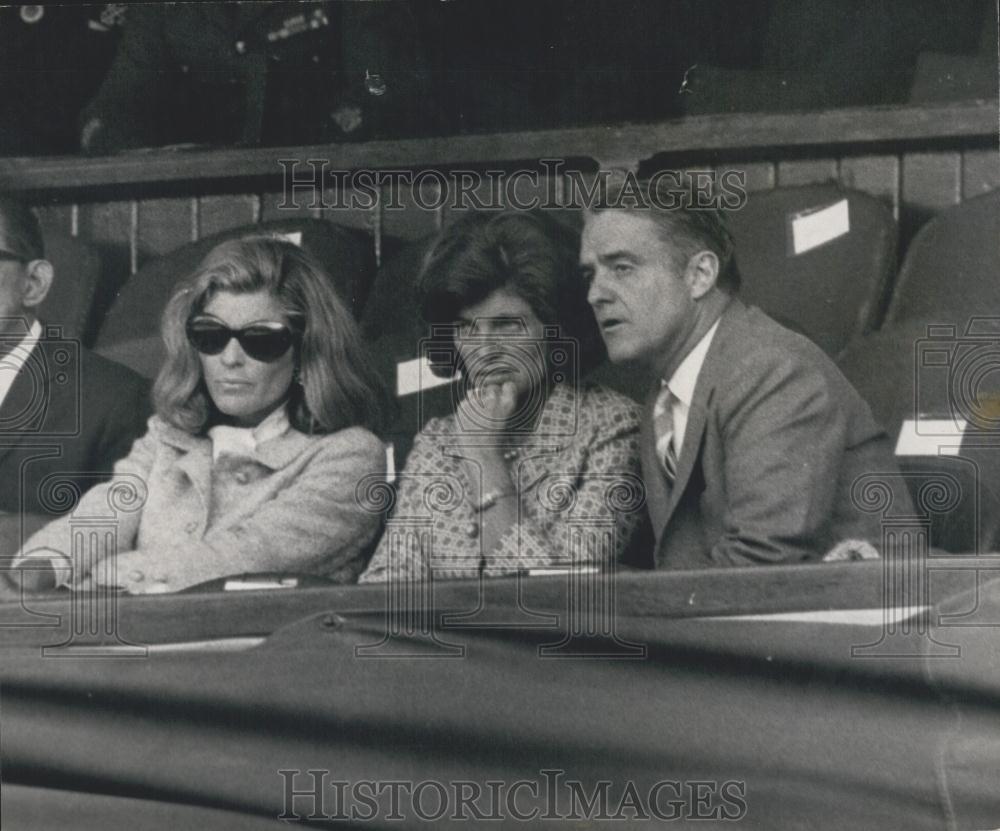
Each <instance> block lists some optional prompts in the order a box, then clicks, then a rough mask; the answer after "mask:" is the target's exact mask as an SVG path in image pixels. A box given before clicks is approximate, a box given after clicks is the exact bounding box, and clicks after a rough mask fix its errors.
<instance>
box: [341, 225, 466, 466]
mask: <svg viewBox="0 0 1000 831" xmlns="http://www.w3.org/2000/svg"><path fill="white" fill-rule="evenodd" d="M433 242H434V236H428V237H423V238H421V239H418V240H416V241H413V242H409V243H405V244H400V243H399V242H398V241H393V240H388V241H387V245H386V246H385V248H384V249H383V250H384V251H386V252H387V253H386V254H385V258H384V260H383V264H382V266H381V267H380V268H379V270H378V273H377V274H376V276H375V282H374V283H373V284H372V288H371V293H370V295H369V298H368V303H367V305H366V306H365V311H364V313H363V314H362V316H361V333H362V336H363V337H364V339H365V341H366V343H368V344H369V346H370V354H371V356H372V358H373V360H374V361H375V365H376V367H377V369H378V371H379V374H380V375H381V376H382V380H383V381H384V382H385V384H386V387H387V388H388V389H389V391H390V392H391V393H392V394H394V395H395V396H396V403H397V405H398V410H397V414H396V418H395V421H394V422H393V424H392V426H391V427H390V428H389V430H388V432H387V434H386V435H384V436H383V438H384V439H385V440H386V441H388V442H391V443H392V446H393V453H394V459H395V465H396V468H397V469H400V468H401V467H402V465H403V463H404V462H405V460H406V457H407V455H408V454H409V452H410V448H411V447H412V445H413V438H414V436H416V434H417V433H418V432H419V431H420V428H421V427H422V426H423V425H424V424H425V423H426V422H427V419H429V418H432V417H435V416H445V415H449V414H450V413H451V412H452V410H453V402H452V385H451V384H449V383H444V384H440V382H439V380H438V379H437V378H435V377H434V376H431V375H430V374H429V370H427V369H426V367H425V368H424V369H423V371H420V370H419V353H420V342H421V339H423V338H425V337H427V335H428V334H429V330H428V327H427V325H426V324H425V323H424V321H423V318H422V317H421V316H420V309H419V307H418V303H417V276H418V274H419V273H420V269H421V266H422V264H423V261H424V257H425V256H426V255H427V253H428V252H429V251H430V248H431V245H432V244H433ZM427 382H430V383H432V384H437V385H436V386H433V387H431V386H430V385H429V384H428V383H427Z"/></svg>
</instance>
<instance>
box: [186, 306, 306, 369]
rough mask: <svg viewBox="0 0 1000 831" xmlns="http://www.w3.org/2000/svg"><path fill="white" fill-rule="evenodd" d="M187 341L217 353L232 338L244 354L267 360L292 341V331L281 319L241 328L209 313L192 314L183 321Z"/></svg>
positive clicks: (214, 353) (285, 349) (293, 339)
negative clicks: (185, 325)
mask: <svg viewBox="0 0 1000 831" xmlns="http://www.w3.org/2000/svg"><path fill="white" fill-rule="evenodd" d="M186 329H187V336H188V340H189V341H190V342H191V345H192V346H193V347H194V348H195V349H197V350H198V351H199V352H201V353H202V354H203V355H218V354H220V353H221V352H222V351H223V350H224V349H225V348H226V346H228V345H229V341H230V340H232V339H233V338H236V340H237V341H238V342H239V344H240V347H242V349H243V351H244V352H245V353H246V354H247V356H248V357H251V358H253V359H254V360H255V361H263V362H264V363H271V362H272V361H276V360H278V358H280V357H281V356H282V355H284V354H285V353H286V352H287V351H288V349H289V347H290V346H291V345H292V344H293V343H294V342H295V337H296V335H295V333H294V332H293V331H292V329H291V327H289V326H287V325H285V324H284V323H277V322H271V321H262V322H260V323H251V324H250V325H249V326H244V327H243V328H242V329H230V328H229V327H228V326H226V325H225V324H224V323H222V322H221V321H219V320H215V319H214V318H211V317H195V318H192V319H191V320H189V321H188V323H187V327H186Z"/></svg>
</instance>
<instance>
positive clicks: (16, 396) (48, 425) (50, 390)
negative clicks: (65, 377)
mask: <svg viewBox="0 0 1000 831" xmlns="http://www.w3.org/2000/svg"><path fill="white" fill-rule="evenodd" d="M44 349H45V343H44V341H39V342H38V343H37V344H35V347H34V349H33V350H32V352H31V354H30V356H29V357H28V359H27V360H26V361H25V362H24V365H23V366H22V367H20V369H18V370H17V375H16V376H15V377H14V381H13V383H11V385H10V389H9V390H8V391H7V396H6V398H4V400H3V404H2V405H0V445H2V446H0V463H2V462H3V460H4V458H5V457H6V456H7V454H8V453H10V451H11V450H13V449H14V448H15V447H17V446H18V445H19V444H20V443H21V442H22V440H23V439H24V438H26V437H28V436H31V437H33V438H35V439H36V440H37V441H42V442H44V440H45V439H46V438H48V437H49V435H50V434H51V433H52V432H54V431H56V428H57V427H58V426H60V425H58V424H56V422H57V421H58V419H59V417H60V415H61V414H62V412H63V410H64V409H65V408H66V403H67V402H65V401H63V400H62V398H63V397H62V396H61V395H60V394H59V393H60V389H59V387H58V386H57V385H54V384H52V383H51V379H50V377H49V373H48V361H47V359H46V356H45V354H44V353H43V351H42V350H44ZM12 370H13V367H12V366H10V365H8V366H6V367H4V368H3V370H2V371H4V372H10V371H12ZM74 391H75V390H74ZM53 398H55V400H53ZM50 441H51V439H50Z"/></svg>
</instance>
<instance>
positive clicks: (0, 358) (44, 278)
mask: <svg viewBox="0 0 1000 831" xmlns="http://www.w3.org/2000/svg"><path fill="white" fill-rule="evenodd" d="M53 279H55V273H54V269H53V267H52V263H50V262H49V261H48V260H46V259H45V250H44V247H43V241H42V234H41V230H40V228H39V225H38V220H37V218H36V217H35V215H34V213H32V211H31V210H30V209H29V208H28V207H27V206H26V205H24V204H22V203H20V202H17V201H16V200H13V199H10V198H4V197H0V558H3V557H5V556H7V555H10V554H13V553H14V552H15V551H17V549H18V548H19V547H20V544H21V541H22V539H23V538H25V537H27V535H29V534H30V533H31V532H33V531H34V530H35V529H36V528H39V527H41V526H42V525H43V524H45V523H46V522H48V521H49V520H51V519H52V518H53V517H55V516H58V515H60V514H64V513H66V512H68V511H71V510H72V509H73V507H74V505H75V504H76V495H78V494H81V493H83V492H84V491H86V490H88V489H89V488H90V487H91V486H92V485H94V484H96V483H97V482H99V481H101V480H102V479H106V478H107V477H108V476H109V475H110V473H111V469H112V467H113V465H114V463H115V461H116V460H117V459H119V458H120V457H122V456H124V455H125V454H126V453H127V452H128V450H129V448H130V447H131V445H132V442H133V440H134V439H135V438H136V437H137V436H139V435H141V434H142V433H143V432H144V430H145V422H146V417H147V415H148V413H149V404H148V398H149V395H148V393H149V390H148V385H147V383H146V382H145V380H144V379H142V378H141V377H140V376H139V375H137V374H135V373H134V372H132V371H131V370H129V369H126V368H125V367H123V366H120V365H119V364H115V363H112V362H111V361H108V360H106V359H104V358H101V357H99V356H98V355H95V354H93V353H92V352H90V351H89V350H87V349H85V348H83V346H82V345H81V344H80V343H79V341H76V340H73V339H70V338H65V337H63V336H62V333H61V330H60V329H59V328H58V327H53V326H47V325H46V323H45V321H42V320H39V319H38V316H37V314H36V312H37V309H38V307H39V304H40V303H41V302H42V301H43V300H44V299H45V296H46V295H47V294H48V292H49V288H50V287H51V286H52V281H53ZM61 279H73V275H71V274H67V275H63V276H62V277H61Z"/></svg>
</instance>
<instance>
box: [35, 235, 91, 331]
mask: <svg viewBox="0 0 1000 831" xmlns="http://www.w3.org/2000/svg"><path fill="white" fill-rule="evenodd" d="M45 256H46V257H47V258H48V260H49V261H50V262H51V263H52V266H53V268H54V270H55V275H56V276H55V279H54V280H53V281H52V288H51V289H50V290H49V293H48V296H47V297H46V298H45V302H43V303H42V305H41V307H40V309H39V316H40V317H41V319H42V320H44V321H45V322H46V323H47V324H50V325H53V326H58V327H60V328H61V329H62V336H63V337H64V338H73V339H77V340H80V341H82V342H83V343H84V345H89V342H90V337H91V335H92V334H93V331H92V329H93V326H94V323H95V321H94V317H95V308H94V306H95V296H96V294H97V290H98V285H99V283H100V281H101V274H102V271H101V256H100V254H99V253H98V252H97V249H95V248H94V247H93V246H90V245H87V244H86V243H85V242H82V241H81V240H78V239H76V238H75V237H70V236H66V235H64V234H46V235H45Z"/></svg>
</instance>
